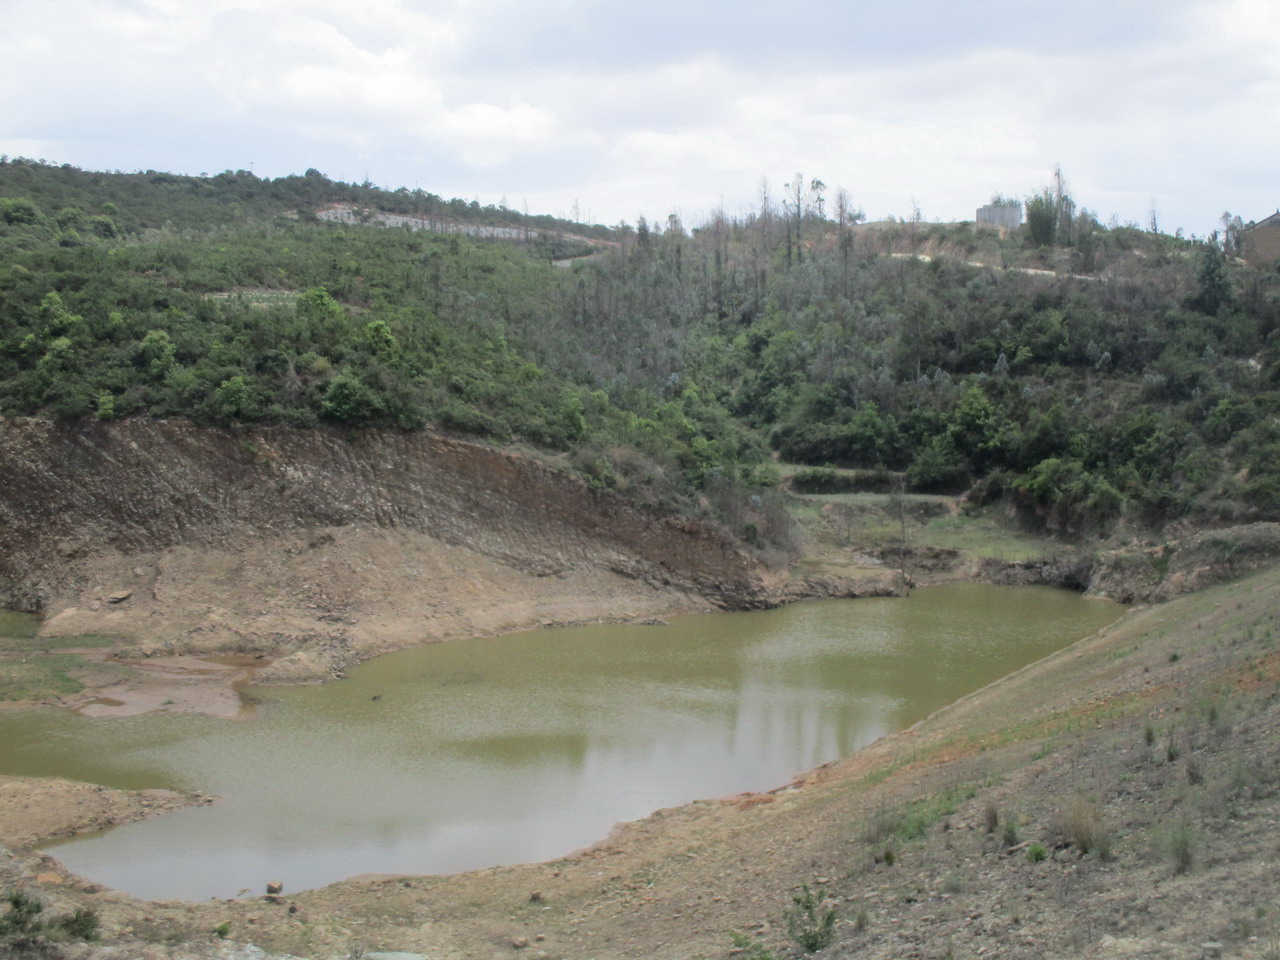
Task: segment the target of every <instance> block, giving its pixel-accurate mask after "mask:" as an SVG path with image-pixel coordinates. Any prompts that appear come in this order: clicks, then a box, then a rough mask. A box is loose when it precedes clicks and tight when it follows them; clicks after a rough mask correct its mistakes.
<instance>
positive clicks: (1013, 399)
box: [0, 160, 1280, 553]
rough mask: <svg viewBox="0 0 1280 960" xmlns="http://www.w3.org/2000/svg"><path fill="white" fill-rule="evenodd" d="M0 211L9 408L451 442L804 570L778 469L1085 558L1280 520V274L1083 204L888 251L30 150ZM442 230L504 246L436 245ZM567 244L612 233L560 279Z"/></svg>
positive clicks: (913, 227) (856, 238)
mask: <svg viewBox="0 0 1280 960" xmlns="http://www.w3.org/2000/svg"><path fill="white" fill-rule="evenodd" d="M0 197H2V198H4V200H3V203H4V210H3V215H2V216H0V221H2V222H0V250H3V251H4V259H5V265H4V268H3V271H0V293H2V294H3V300H2V306H0V321H2V322H3V330H4V334H3V338H2V339H0V414H2V415H5V416H14V415H33V414H38V415H44V416H53V417H59V418H65V419H83V418H93V419H98V420H102V421H112V420H117V419H122V418H127V417H130V416H152V417H156V416H160V417H174V416H181V417H186V418H189V419H192V420H194V421H196V422H201V423H211V424H217V425H234V424H253V423H272V424H280V423H286V424H293V425H297V426H302V427H310V426H314V425H317V424H336V425H342V426H347V427H354V428H364V427H369V426H373V427H395V428H398V429H403V430H416V429H420V428H421V427H423V426H428V425H430V426H434V427H436V428H437V429H441V430H445V431H449V432H453V433H457V434H460V435H464V436H470V437H479V438H484V439H488V440H492V441H496V442H499V443H506V442H512V441H520V442H525V443H529V444H533V445H535V446H537V447H539V448H541V449H544V450H551V451H565V452H569V453H570V454H571V456H572V460H573V463H574V466H575V468H576V469H577V470H578V471H579V472H580V473H581V474H582V475H583V476H584V477H585V478H587V479H588V480H589V481H590V482H592V483H594V484H596V485H600V486H606V487H616V488H619V489H623V490H629V491H631V492H633V493H634V492H636V491H637V489H638V488H647V489H641V490H640V492H642V493H643V494H644V495H645V496H646V497H649V498H651V499H657V500H661V501H663V502H668V503H673V504H675V503H679V502H680V501H682V500H683V501H684V507H683V508H686V509H687V508H688V506H689V501H688V499H687V498H688V497H690V496H693V497H694V498H695V499H696V498H697V497H699V496H705V497H706V500H707V502H708V504H709V506H710V508H711V509H712V510H713V511H714V512H716V513H717V515H718V516H719V517H720V519H722V520H725V521H726V522H729V523H730V524H731V526H735V530H734V532H735V533H737V534H739V535H740V536H746V537H747V538H748V539H752V538H754V539H757V540H759V541H760V546H762V547H776V548H780V549H782V550H783V552H784V553H785V552H786V550H787V549H788V548H787V546H786V544H785V538H781V539H779V537H777V536H763V535H762V533H761V531H762V529H763V527H764V526H766V525H767V524H766V523H765V522H764V521H763V518H762V517H761V516H744V515H743V511H744V506H743V505H744V504H747V503H750V502H752V497H753V496H757V497H759V496H761V495H762V494H763V492H764V491H766V490H767V488H768V487H770V486H771V485H772V484H773V483H774V482H775V480H776V475H775V474H774V473H773V471H772V470H771V468H770V466H769V463H768V460H769V456H770V454H771V453H773V454H775V455H777V456H780V457H781V458H782V459H784V460H788V461H797V462H801V463H806V464H811V465H815V466H822V465H826V464H830V465H833V466H836V467H858V468H864V469H880V470H886V471H890V472H894V473H897V474H899V475H901V478H902V482H903V483H905V484H906V486H907V488H908V489H911V490H915V491H918V492H932V491H940V492H959V491H962V490H965V489H968V488H971V489H972V490H973V495H974V496H975V497H976V498H978V499H980V500H983V501H990V500H998V499H1003V500H1006V501H1007V502H1009V503H1011V504H1014V505H1015V506H1016V507H1017V508H1018V509H1020V510H1021V511H1022V512H1023V515H1024V518H1025V519H1026V520H1027V521H1028V522H1029V523H1033V524H1037V525H1039V526H1040V527H1041V528H1043V529H1046V530H1048V531H1049V532H1051V533H1053V534H1055V535H1058V536H1061V537H1065V538H1068V539H1080V538H1085V537H1096V536H1105V535H1107V534H1110V533H1112V532H1113V531H1116V530H1117V529H1120V530H1128V531H1133V532H1137V533H1139V534H1140V535H1147V536H1150V535H1158V534H1159V531H1160V529H1161V528H1162V527H1163V526H1165V525H1166V524H1168V523H1170V522H1175V521H1186V522H1187V523H1190V524H1194V525H1214V524H1224V523H1239V522H1242V521H1252V520H1259V519H1276V518H1277V517H1280V474H1277V470H1280V468H1278V467H1277V466H1276V465H1277V464H1280V434H1278V432H1277V431H1278V430H1280V428H1278V427H1277V422H1278V421H1277V414H1278V413H1280V389H1277V385H1278V381H1277V378H1278V377H1280V353H1277V351H1278V350H1280V340H1278V339H1277V330H1278V329H1280V274H1278V273H1277V271H1276V269H1275V267H1274V265H1267V264H1246V263H1244V262H1242V261H1238V260H1235V259H1233V258H1232V257H1230V256H1229V255H1228V254H1229V253H1230V251H1224V249H1223V248H1222V246H1221V245H1220V244H1218V243H1217V242H1216V240H1210V241H1207V242H1190V241H1185V240H1182V239H1179V238H1175V237H1168V236H1163V235H1159V234H1150V233H1144V232H1142V231H1139V230H1136V229H1134V228H1131V227H1112V228H1107V227H1104V226H1102V225H1101V224H1100V223H1099V222H1098V221H1097V220H1096V218H1094V217H1092V215H1090V214H1088V213H1087V211H1082V212H1080V213H1079V214H1078V215H1075V217H1074V219H1071V220H1070V221H1069V222H1068V221H1066V220H1063V219H1062V218H1060V219H1059V220H1057V221H1054V224H1056V226H1054V228H1053V229H1048V230H1046V229H1045V228H1044V225H1043V224H1042V225H1041V226H1040V227H1037V228H1036V229H1035V230H1032V229H1031V226H1030V224H1028V226H1027V227H1025V228H1023V229H1022V230H1021V231H1018V232H1015V233H1013V234H1012V235H1009V236H1001V235H1000V234H999V233H997V232H995V231H989V230H979V229H976V228H975V227H974V226H973V225H972V224H958V225H931V224H925V223H918V222H906V223H889V224H881V225H877V228H876V229H874V230H863V229H861V228H858V227H857V226H856V224H855V222H854V220H855V219H856V218H854V217H852V216H849V215H847V214H843V215H841V217H839V218H837V219H836V220H832V219H830V218H828V217H827V216H825V215H824V213H823V210H824V209H825V208H823V207H822V206H821V205H820V204H817V203H816V202H805V201H803V200H802V201H799V202H797V203H796V204H791V205H789V206H788V207H787V211H786V212H785V213H784V212H783V211H779V210H777V209H776V208H773V207H771V206H765V207H762V208H761V209H759V210H757V211H754V212H752V213H750V214H747V215H745V216H743V217H740V218H738V219H729V218H726V217H724V216H723V215H719V214H717V215H715V216H713V217H712V219H711V220H710V221H709V222H708V223H707V224H705V225H702V226H699V227H697V228H695V229H693V230H689V229H686V227H685V226H684V225H683V224H682V223H680V221H679V220H678V218H675V217H672V218H670V219H669V220H668V222H667V223H665V224H663V225H661V226H659V225H650V224H647V223H645V222H643V221H641V222H640V223H639V224H637V225H636V226H635V227H634V228H632V227H629V226H626V225H622V226H620V227H617V228H613V229H605V228H595V227H588V226H584V225H571V224H565V223H561V222H557V223H555V224H551V225H547V224H545V223H543V222H542V220H540V219H539V218H536V217H533V218H530V217H525V216H523V215H518V214H515V213H514V212H512V211H506V210H501V209H495V210H476V209H474V208H472V207H471V206H470V205H468V204H464V203H461V202H457V201H450V202H448V203H445V202H443V201H440V200H439V199H438V198H432V197H431V195H427V194H422V195H421V196H419V195H418V194H417V193H408V192H405V191H394V192H392V191H382V190H378V189H377V188H374V187H372V186H369V185H363V186H360V187H354V186H352V185H345V184H337V183H332V182H330V181H328V180H327V179H326V178H324V177H323V176H321V175H319V174H317V173H316V172H315V171H309V172H308V173H307V174H306V175H304V176H301V177H286V178H280V179H278V180H271V181H267V180H259V179H257V178H254V177H253V176H252V175H248V174H243V173H237V174H230V173H228V174H219V175H218V176H216V177H209V178H189V177H188V178H179V177H170V176H168V175H165V174H155V173H149V174H92V173H87V172H84V171H78V170H75V169H74V168H65V167H53V166H48V165H42V164H37V163H34V162H31V161H22V160H7V161H5V162H3V163H0ZM1038 202H1047V201H1044V200H1043V198H1040V201H1038ZM1064 202H1065V201H1064ZM335 209H341V210H345V211H347V213H346V214H344V215H343V218H342V219H343V220H345V221H347V222H332V221H330V220H326V219H322V218H321V217H320V216H318V215H319V214H325V211H332V210H335ZM1063 209H1064V210H1068V209H1070V210H1075V209H1079V206H1078V204H1076V203H1075V202H1074V201H1072V202H1071V203H1069V204H1066V205H1065V206H1064V207H1063ZM1050 212H1052V211H1050ZM325 215H326V216H328V214H325ZM415 218H416V219H415ZM431 218H434V219H431ZM441 218H452V219H451V220H446V219H441ZM445 222H447V223H451V224H453V226H455V227H457V228H458V229H460V230H461V229H466V230H471V227H468V226H467V225H468V224H472V225H473V226H475V227H476V229H475V230H472V235H468V234H467V233H465V232H464V233H457V232H454V233H440V232H435V231H434V229H414V225H415V224H424V225H425V224H431V223H445ZM387 224H398V225H396V226H388V225H387ZM482 225H483V226H484V227H486V228H489V227H492V228H493V230H494V231H498V232H496V233H491V234H489V238H486V237H485V235H484V234H483V231H480V230H479V227H480V226H482ZM548 226H550V227H554V231H553V232H555V233H556V234H557V235H558V236H561V237H569V236H576V237H580V238H581V239H582V240H583V241H587V240H591V241H596V240H598V241H608V243H606V244H603V245H602V246H600V247H598V248H597V249H598V250H599V253H598V254H597V255H596V256H592V257H589V258H585V259H584V260H583V261H582V262H580V263H578V264H576V265H575V266H574V268H573V269H570V270H563V269H554V268H552V266H551V262H552V260H553V259H554V258H556V257H557V256H561V255H563V254H564V253H565V252H566V251H564V250H560V251H555V250H551V249H549V248H547V247H546V246H545V244H543V243H542V242H541V241H540V240H538V239H537V238H536V237H535V233H536V234H537V236H538V237H541V236H543V235H544V234H547V232H548ZM1050 226H1053V224H1051V225H1050ZM450 229H452V227H451V228H450ZM501 231H506V232H505V233H504V232H501ZM513 232H514V233H513ZM526 237H527V238H529V239H528V242H525V239H524V238H526ZM566 242H569V241H567V240H566ZM572 242H573V243H578V244H579V247H578V249H579V250H581V249H589V248H586V247H584V246H582V244H581V243H580V242H579V240H573V241H572ZM904 255H906V256H904ZM566 347H570V348H569V349H566ZM746 512H747V513H750V511H746ZM765 541H769V542H765Z"/></svg>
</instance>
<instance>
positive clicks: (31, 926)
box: [0, 890, 98, 956]
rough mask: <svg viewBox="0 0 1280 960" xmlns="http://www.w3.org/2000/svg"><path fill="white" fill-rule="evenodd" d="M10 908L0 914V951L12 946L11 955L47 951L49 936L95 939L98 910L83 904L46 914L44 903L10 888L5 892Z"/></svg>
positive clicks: (44, 954)
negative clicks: (69, 910) (65, 912)
mask: <svg viewBox="0 0 1280 960" xmlns="http://www.w3.org/2000/svg"><path fill="white" fill-rule="evenodd" d="M4 899H5V902H6V903H8V905H9V909H8V910H7V911H5V913H4V914H3V915H0V955H3V956H10V954H9V953H5V952H4V951H5V950H6V949H7V948H10V947H12V948H15V950H16V953H15V954H14V955H17V956H22V955H24V954H25V955H28V956H46V955H50V949H46V947H47V946H48V939H49V938H50V937H51V936H52V938H53V939H57V940H66V939H72V940H97V939H98V914H97V912H95V911H94V910H90V909H88V908H86V907H78V908H77V909H76V910H75V912H74V913H67V914H61V915H59V916H55V917H49V918H47V919H46V918H45V916H44V903H43V902H42V901H41V900H39V899H37V898H35V897H32V896H30V895H28V894H26V893H23V892H22V891H21V890H11V891H9V893H8V894H6V895H5V898H4Z"/></svg>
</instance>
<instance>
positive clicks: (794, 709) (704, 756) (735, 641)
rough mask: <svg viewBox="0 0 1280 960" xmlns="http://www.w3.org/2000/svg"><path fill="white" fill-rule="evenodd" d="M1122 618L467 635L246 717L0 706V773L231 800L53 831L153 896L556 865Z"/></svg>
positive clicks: (839, 612)
mask: <svg viewBox="0 0 1280 960" xmlns="http://www.w3.org/2000/svg"><path fill="white" fill-rule="evenodd" d="M1120 612H1121V608H1120V607H1118V606H1116V605H1114V604H1111V603H1108V602H1105V601H1099V600H1089V599H1085V598H1082V597H1080V596H1077V595H1075V594H1071V593H1066V592H1062V591H1055V590H1050V589H1041V588H1009V587H1005V588H1001V587H991V586H984V585H974V584H953V585H947V586H940V587H930V588H925V589H922V590H918V591H916V592H915V593H914V594H913V595H912V596H911V597H910V598H909V599H903V600H894V599H868V600H844V601H836V600H833V601H820V602H809V603H803V604H797V605H794V606H790V607H785V608H782V609H779V610H771V611H764V612H756V613H731V614H714V615H706V616H697V617H682V618H677V619H676V620H674V621H673V622H672V623H671V624H670V625H669V626H618V625H608V626H596V627H575V628H566V629H555V630H538V631H533V632H527V633H519V634H512V635H508V636H504V637H495V638H488V639H479V640H467V641H457V642H453V643H447V644H436V645H431V646H426V647H420V648H416V649H412V650H405V651H402V652H400V653H395V654H390V655H388V656H384V657H380V658H378V659H377V660H374V661H371V662H369V663H366V664H363V665H362V666H360V667H358V668H357V669H355V670H353V671H351V675H350V677H349V678H348V679H347V680H344V681H340V682H337V683H331V684H327V685H324V686H321V687H304V688H289V689H278V690H277V689H271V690H265V691H259V692H258V693H257V694H256V695H257V696H258V697H259V698H260V700H259V702H258V703H257V704H256V706H254V708H253V709H252V710H251V711H249V712H248V715H247V716H245V717H244V718H242V719H239V720H218V719H213V718H207V717H198V716H180V715H169V714H163V715H151V716H141V717H133V718H125V719H113V720H90V719H87V718H85V717H80V716H75V715H72V714H69V713H66V712H61V711H54V710H40V711H29V712H23V713H8V714H0V772H4V773H12V774H22V775H38V776H66V777H72V778H75V779H82V780H90V781H94V782H98V783H105V784H108V785H111V786H117V787H128V788H140V787H155V786H166V787H175V788H179V789H188V790H199V791H201V792H203V793H208V794H214V795H217V796H219V797H221V798H222V799H221V800H220V801H219V802H218V803H216V804H214V805H212V806H207V807H196V808H191V809H187V810H183V811H180V812H178V813H173V814H168V815H166V816H163V817H158V818H155V819H153V820H149V821H145V822H142V823H136V824H128V825H125V826H121V827H117V828H114V829H112V830H108V831H106V832H104V833H101V834H97V835H94V836H91V837H84V838H79V839H75V840H72V841H69V842H66V843H63V844H60V845H57V846H56V847H51V848H50V850H51V852H52V853H53V854H54V855H55V856H57V857H58V858H60V859H61V860H62V861H63V862H64V863H66V864H67V866H68V867H69V868H70V869H72V870H74V871H76V872H77V873H80V874H82V875H84V876H87V877H90V878H92V879H93V880H96V881H98V882H100V883H104V884H108V885H110V886H112V887H116V888H119V889H122V890H126V891H128V892H130V893H133V894H136V895H139V896H143V897H150V898H173V897H181V898H188V899H201V898H206V897H210V896H221V897H227V896H235V895H236V894H237V893H238V892H239V891H241V890H242V889H248V890H250V891H252V892H253V893H255V894H257V893H261V892H262V889H263V886H264V885H265V883H266V882H267V881H268V880H282V881H283V882H284V884H285V891H286V892H296V891H298V890H300V889H303V888H307V887H313V886H319V885H322V884H325V883H329V882H332V881H335V880H338V879H341V878H344V877H348V876H352V875H354V874H360V873H448V872H455V871H460V870H466V869H471V868H477V867H483V866H488V865H493V864H498V863H516V862H523V861H531V860H542V859H549V858H553V857H557V856H560V855H563V854H566V853H568V852H570V851H572V850H574V849H576V848H579V847H582V846H584V845H587V844H590V843H592V842H594V841H596V840H599V839H601V838H603V837H604V836H605V835H606V834H607V833H608V832H609V829H610V827H611V826H612V825H613V824H614V823H616V822H618V821H624V820H631V819H635V818H638V817H642V816H644V815H646V814H648V813H650V812H651V811H653V810H655V809H658V808H661V807H667V806H673V805H677V804H681V803H684V802H687V801H689V800H692V799H696V798H700V797H715V796H723V795H727V794H733V793H737V792H740V791H745V790H765V789H769V788H771V787H776V786H779V785H782V784H785V783H786V782H787V781H788V780H790V779H791V778H792V777H794V776H795V775H796V774H798V773H801V772H802V771H804V770H807V769H809V768H811V767H814V766H816V765H818V764H821V763H824V762H826V761H828V760H832V759H835V758H837V757H840V756H843V755H846V754H848V753H851V752H852V751H854V750H856V749H857V748H858V747H860V746H863V745H865V744H867V743H869V742H871V741H872V740H874V739H876V738H877V737H880V736H882V735H883V734H885V733H888V732H891V731H894V730H899V729H902V728H904V727H906V726H909V725H910V724H911V723H913V722H915V721H916V720H919V719H920V718H922V717H924V716H925V715H927V714H928V713H930V712H932V711H933V710H936V709H937V708H939V707H941V706H943V705H944V704H946V703H949V702H951V701H953V700H955V699H957V698H958V697H960V696H963V695H964V694H966V693H968V692H970V691H972V690H975V689H977V688H978V687H980V686H982V685H983V684H986V683H988V682H990V681H992V680H995V679H997V678H999V677H1001V676H1003V675H1005V674H1007V673H1009V672H1010V671H1012V670H1014V669H1017V668H1018V667H1020V666H1022V665H1024V664H1026V663H1029V662H1031V661H1033V660H1036V659H1038V658H1040V657H1043V656H1045V655H1046V654H1048V653H1051V652H1052V651H1054V650H1056V649H1059V648H1061V647H1062V646H1064V645H1066V644H1068V643H1070V642H1071V641H1073V640H1076V639H1078V638H1080V637H1083V636H1087V635H1088V634H1090V633H1093V632H1094V631H1096V630H1097V629H1099V628H1100V627H1102V626H1103V625H1105V624H1106V623H1108V622H1110V621H1111V620H1113V619H1115V618H1116V617H1117V616H1119V614H1120Z"/></svg>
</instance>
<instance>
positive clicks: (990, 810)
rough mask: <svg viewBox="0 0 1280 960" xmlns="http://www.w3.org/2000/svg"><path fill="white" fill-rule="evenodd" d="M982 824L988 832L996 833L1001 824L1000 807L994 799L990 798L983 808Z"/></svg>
mask: <svg viewBox="0 0 1280 960" xmlns="http://www.w3.org/2000/svg"><path fill="white" fill-rule="evenodd" d="M982 825H983V826H984V827H985V828H986V831H987V833H995V832H996V827H998V826H1000V808H999V807H997V806H996V802H995V801H994V800H988V801H987V802H986V804H985V805H984V806H983V808H982Z"/></svg>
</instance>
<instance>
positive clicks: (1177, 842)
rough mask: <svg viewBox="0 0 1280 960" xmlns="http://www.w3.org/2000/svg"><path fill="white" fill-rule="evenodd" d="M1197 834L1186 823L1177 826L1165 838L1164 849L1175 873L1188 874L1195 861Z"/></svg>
mask: <svg viewBox="0 0 1280 960" xmlns="http://www.w3.org/2000/svg"><path fill="white" fill-rule="evenodd" d="M1195 840H1196V838H1195V832H1194V831H1193V830H1192V829H1191V827H1190V826H1189V825H1188V824H1186V823H1180V824H1178V825H1177V826H1175V827H1174V828H1173V829H1172V830H1170V831H1169V833H1168V834H1167V835H1166V836H1165V840H1164V848H1165V853H1166V854H1167V855H1168V857H1169V861H1170V863H1172V864H1173V872H1174V873H1186V872H1187V871H1188V870H1190V869H1191V864H1192V861H1193V860H1194V859H1195Z"/></svg>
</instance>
